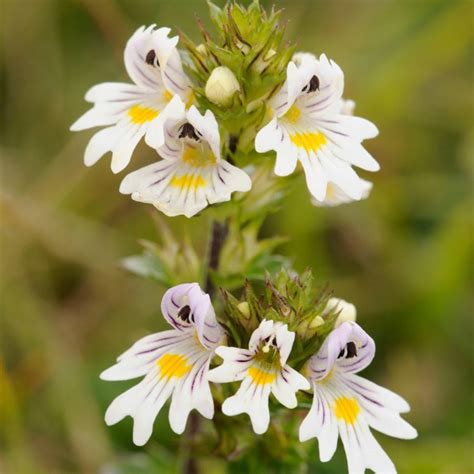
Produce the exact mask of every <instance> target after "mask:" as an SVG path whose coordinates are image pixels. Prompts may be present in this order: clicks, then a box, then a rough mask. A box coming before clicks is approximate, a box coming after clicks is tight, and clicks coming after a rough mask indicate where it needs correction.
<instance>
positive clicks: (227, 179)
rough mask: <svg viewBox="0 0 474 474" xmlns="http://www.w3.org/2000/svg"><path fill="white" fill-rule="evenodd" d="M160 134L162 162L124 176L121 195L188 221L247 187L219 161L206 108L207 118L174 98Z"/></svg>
mask: <svg viewBox="0 0 474 474" xmlns="http://www.w3.org/2000/svg"><path fill="white" fill-rule="evenodd" d="M164 130H165V138H164V143H160V142H158V141H157V142H156V143H155V146H157V151H158V153H159V154H160V155H161V156H162V157H163V158H164V159H163V160H161V161H158V162H156V163H153V164H151V165H149V166H146V167H144V168H141V169H139V170H137V171H134V172H133V173H130V174H129V175H128V176H126V177H125V179H124V180H123V181H122V183H121V185H120V192H121V193H123V194H131V195H132V199H134V200H135V201H141V202H145V203H150V204H153V205H154V206H155V207H156V208H157V209H159V210H161V211H162V212H164V213H165V214H166V215H168V216H177V215H185V216H187V217H191V216H193V215H195V214H197V213H198V212H199V211H201V210H202V209H204V208H205V207H206V206H207V205H208V204H214V203H217V202H223V201H228V200H229V199H230V198H231V194H232V193H233V192H234V191H242V192H244V191H248V190H249V189H250V188H251V186H252V182H251V180H250V178H249V176H248V175H247V174H246V173H245V172H244V171H242V170H240V169H239V168H237V167H235V166H232V165H231V164H230V163H228V162H227V161H225V160H222V159H221V156H220V137H219V127H218V125H217V122H216V119H215V117H214V115H213V113H212V112H211V111H210V110H208V111H207V112H206V113H205V115H201V114H200V113H199V111H198V110H197V109H196V108H195V107H194V106H192V107H191V108H190V109H189V110H188V111H185V106H184V104H183V102H182V101H181V99H180V98H179V97H178V96H176V97H174V98H173V100H172V101H171V102H170V104H169V111H168V118H167V120H166V121H165V124H164Z"/></svg>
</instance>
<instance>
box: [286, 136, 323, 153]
mask: <svg viewBox="0 0 474 474" xmlns="http://www.w3.org/2000/svg"><path fill="white" fill-rule="evenodd" d="M290 139H291V141H292V142H293V143H294V144H295V145H296V146H297V147H298V148H304V149H305V150H306V151H307V152H310V151H314V152H316V151H318V149H319V148H321V147H322V146H323V145H325V144H326V143H327V140H326V137H325V136H324V135H323V134H322V133H321V132H303V133H294V134H292V135H290Z"/></svg>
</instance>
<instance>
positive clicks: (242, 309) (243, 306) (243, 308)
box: [237, 301, 250, 318]
mask: <svg viewBox="0 0 474 474" xmlns="http://www.w3.org/2000/svg"><path fill="white" fill-rule="evenodd" d="M237 309H238V310H239V311H240V312H241V313H242V314H243V315H244V316H245V317H246V318H249V317H250V307H249V304H248V303H247V301H243V302H242V303H239V304H238V305H237Z"/></svg>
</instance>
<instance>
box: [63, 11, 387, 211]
mask: <svg viewBox="0 0 474 474" xmlns="http://www.w3.org/2000/svg"><path fill="white" fill-rule="evenodd" d="M262 21H263V20H262ZM268 21H269V22H270V20H268ZM272 21H273V22H274V20H272ZM169 34H170V29H169V28H158V29H157V28H156V27H155V25H152V26H149V27H147V28H145V27H141V28H139V29H138V30H137V31H136V32H135V33H134V34H133V36H132V37H131V38H130V40H129V41H128V43H127V46H126V48H125V53H124V60H125V68H126V70H127V72H128V75H129V76H130V79H131V80H132V81H133V84H127V83H117V82H106V83H103V84H99V85H97V86H94V87H92V89H90V90H89V91H88V92H87V94H86V97H85V98H86V100H87V101H88V102H91V103H93V107H92V108H91V109H90V110H89V111H87V112H86V113H85V114H84V115H83V116H82V117H80V118H79V119H78V120H77V121H76V122H75V123H74V124H73V125H72V126H71V130H74V131H76V130H83V129H88V128H93V127H103V126H105V127H106V128H103V129H102V130H100V131H98V132H97V133H96V134H95V135H94V136H93V137H92V138H91V140H90V142H89V144H88V145H87V148H86V151H85V156H84V162H85V164H86V165H87V166H91V165H93V164H94V163H96V162H97V161H98V160H99V159H100V158H101V157H102V156H104V155H105V154H106V153H107V152H109V151H110V152H112V162H111V167H112V171H113V172H114V173H118V172H120V171H122V170H123V169H124V168H126V167H127V166H128V164H129V163H130V161H131V158H132V154H133V152H134V150H135V148H136V146H137V145H138V143H139V142H140V141H141V139H142V138H144V139H145V142H146V144H147V145H149V146H150V147H151V148H153V149H154V150H156V153H157V155H158V156H159V157H160V158H161V159H160V160H159V161H157V162H156V163H153V164H150V165H148V166H145V167H144V168H142V169H139V170H137V171H134V172H132V173H130V174H129V175H128V176H126V177H125V179H124V180H123V181H122V183H121V185H120V192H121V193H123V194H130V195H131V197H132V199H134V200H136V201H140V202H144V203H150V204H153V205H154V206H155V207H156V208H157V209H159V210H161V211H162V212H164V213H165V214H166V215H168V216H176V215H185V216H187V217H192V216H194V215H195V214H197V213H198V212H200V211H202V210H203V209H204V208H205V207H206V206H208V205H209V204H214V203H219V202H224V201H229V200H230V199H231V195H232V193H234V192H236V191H239V192H246V191H249V190H250V188H251V186H252V181H251V178H250V176H249V173H250V170H251V167H250V166H249V165H251V164H253V163H254V162H255V161H256V160H258V153H267V152H270V151H272V152H273V151H274V152H276V162H275V167H274V172H275V174H276V175H277V176H287V175H290V174H292V173H293V172H294V171H295V169H296V167H297V164H298V163H301V165H302V169H303V171H304V174H305V177H306V184H307V186H308V189H309V192H310V194H311V196H312V200H313V202H314V204H315V205H319V206H320V205H326V206H334V205H338V204H342V203H346V202H349V201H353V200H360V199H362V198H365V197H367V195H368V193H369V192H370V189H371V186H372V184H371V183H370V182H368V181H366V180H364V179H361V178H360V177H359V176H358V175H357V174H356V172H355V171H354V169H353V166H357V167H359V168H362V169H364V170H367V171H377V170H378V169H379V166H378V163H377V162H376V161H375V160H374V158H372V156H371V155H370V154H369V153H368V152H367V151H366V150H365V149H364V148H363V146H362V145H361V142H362V141H363V140H365V139H368V138H373V137H375V136H376V135H377V133H378V132H377V128H376V127H375V126H374V125H373V124H372V123H371V122H369V121H367V120H365V119H362V118H359V117H354V116H353V115H352V111H353V109H354V102H352V101H346V100H343V98H342V96H343V90H344V75H343V72H342V70H341V69H340V67H339V66H338V65H337V64H336V63H335V62H334V61H332V60H329V59H328V58H327V57H326V56H325V55H324V54H322V55H321V56H320V57H319V58H317V57H316V56H313V55H312V54H310V53H296V54H294V55H293V56H292V57H290V58H286V56H284V57H283V59H285V58H286V59H285V60H282V59H281V58H280V56H282V55H281V54H278V53H277V52H276V51H275V50H274V49H268V47H267V48H266V49H265V48H262V51H260V52H259V55H257V56H256V57H255V58H252V57H251V52H250V50H246V49H245V48H244V46H245V45H242V44H241V45H238V50H237V51H238V52H237V54H238V57H239V58H242V57H245V58H246V57H251V58H252V61H251V65H250V66H246V65H245V64H240V63H236V62H235V60H234V61H233V62H232V61H230V60H229V61H228V62H229V65H230V66H233V68H234V70H232V69H231V68H229V67H227V66H225V65H222V63H223V60H222V58H219V57H217V61H215V60H214V62H212V61H211V62H210V63H209V64H207V65H205V64H204V62H205V60H206V56H207V57H209V56H211V57H216V54H217V53H216V54H215V53H214V50H213V45H212V44H210V43H209V44H206V45H200V47H196V48H194V47H192V46H190V45H188V44H186V46H187V48H188V49H189V50H190V53H192V54H191V57H192V58H193V59H194V60H195V63H197V65H198V66H202V67H204V71H201V72H200V71H199V70H198V68H197V67H194V68H193V67H192V64H189V63H190V60H189V59H188V60H187V63H188V64H186V63H184V62H183V58H185V56H183V55H182V54H180V51H179V50H178V47H177V46H178V40H179V38H178V37H177V36H175V37H169ZM249 44H250V43H249ZM214 46H215V45H214ZM274 46H275V47H277V45H276V44H275V45H274ZM254 47H255V48H257V47H258V44H257V43H256V44H255V46H254ZM267 49H268V51H267ZM220 50H222V48H220ZM242 53H244V56H242ZM227 56H231V55H227ZM196 58H197V59H196ZM277 59H279V61H278V62H277V64H278V68H277V69H278V70H274V69H275V68H276V66H274V63H275V62H276V61H277ZM244 66H245V67H246V69H245V71H247V73H246V74H247V76H248V77H247V76H243V74H242V72H241V70H242V68H243V67H244ZM270 66H274V67H273V69H272V68H271V67H270ZM185 67H186V68H187V69H189V70H190V74H191V75H187V74H186V73H185ZM248 71H250V72H248ZM256 73H258V74H260V75H261V76H262V77H263V78H265V77H266V76H267V77H271V78H273V77H277V78H280V77H281V81H280V82H279V83H277V84H276V85H275V84H273V82H272V81H267V82H264V87H262V86H260V87H254V88H255V89H257V91H258V94H257V93H254V94H253V93H252V87H251V84H252V83H253V82H255V81H254V77H253V76H252V74H253V75H255V74H256ZM192 76H197V79H196V80H194V81H193V77H192ZM237 77H240V78H241V81H242V83H240V82H239V80H238V79H237ZM199 80H201V81H202V82H203V87H201V88H200V87H199ZM252 81H253V82H252ZM246 82H247V83H246ZM262 82H263V79H262ZM249 83H250V84H249ZM267 83H268V84H267ZM265 85H266V86H265ZM254 95H258V97H257V98H255V97H254ZM210 107H212V109H213V110H210ZM235 107H238V110H234V109H235ZM256 111H257V112H259V113H257V114H256ZM216 115H217V118H216ZM256 115H257V118H255V116H256ZM229 117H231V118H229ZM234 130H237V132H236V133H234ZM222 136H225V137H226V138H227V136H228V140H226V143H225V144H224V145H223V144H222V143H221V142H222ZM240 137H246V138H245V139H246V140H247V141H250V148H251V149H253V150H254V151H256V152H257V153H256V154H254V156H253V157H252V155H251V154H250V155H249V154H247V156H246V158H245V159H243V160H242V165H243V166H244V167H245V170H244V169H240V168H238V167H236V166H234V165H233V164H232V163H231V162H229V161H230V160H226V159H223V158H222V155H223V149H224V151H225V155H226V156H228V157H229V158H230V159H231V155H232V154H233V153H235V151H236V150H235V148H236V144H237V143H238V142H239V139H240ZM243 140H244V138H242V141H243ZM242 145H243V144H242Z"/></svg>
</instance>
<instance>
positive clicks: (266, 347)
mask: <svg viewBox="0 0 474 474" xmlns="http://www.w3.org/2000/svg"><path fill="white" fill-rule="evenodd" d="M264 341H265V343H266V344H265V345H264V346H263V347H262V351H263V352H265V354H267V353H268V352H269V351H270V347H275V346H276V344H275V343H274V342H275V334H272V335H271V336H268V337H266V338H265V339H264Z"/></svg>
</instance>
